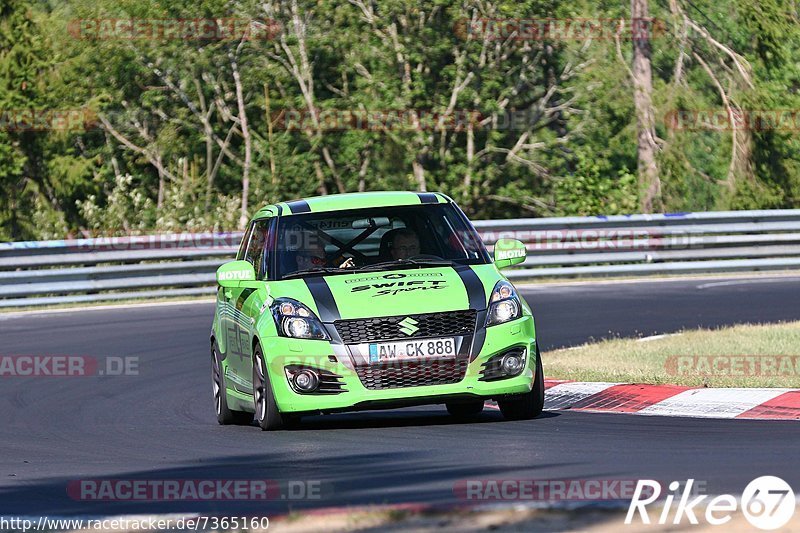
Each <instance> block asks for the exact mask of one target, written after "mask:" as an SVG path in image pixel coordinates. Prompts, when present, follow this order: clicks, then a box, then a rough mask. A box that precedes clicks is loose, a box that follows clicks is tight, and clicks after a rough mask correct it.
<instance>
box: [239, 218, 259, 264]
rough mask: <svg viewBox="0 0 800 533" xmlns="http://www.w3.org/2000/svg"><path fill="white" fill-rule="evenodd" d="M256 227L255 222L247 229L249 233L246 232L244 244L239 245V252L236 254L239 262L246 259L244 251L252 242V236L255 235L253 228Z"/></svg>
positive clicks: (243, 238)
mask: <svg viewBox="0 0 800 533" xmlns="http://www.w3.org/2000/svg"><path fill="white" fill-rule="evenodd" d="M255 225H256V223H255V222H253V223H252V224H250V226H248V227H247V231H245V232H244V236H243V237H242V243H241V244H240V245H239V251H238V252H237V253H236V259H237V260H239V261H241V260H243V259H244V251H245V250H246V249H247V243H248V242H249V241H250V234H252V233H253V226H255Z"/></svg>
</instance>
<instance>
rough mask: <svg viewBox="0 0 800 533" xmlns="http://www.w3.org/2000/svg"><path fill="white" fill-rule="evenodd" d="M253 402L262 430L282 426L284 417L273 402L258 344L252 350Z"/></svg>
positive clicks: (265, 365)
mask: <svg viewBox="0 0 800 533" xmlns="http://www.w3.org/2000/svg"><path fill="white" fill-rule="evenodd" d="M253 402H254V404H255V409H256V422H258V425H259V427H260V428H261V429H262V430H263V431H274V430H276V429H282V428H283V427H284V422H285V421H284V417H283V416H282V415H281V412H280V411H279V410H278V404H277V403H276V402H275V395H274V394H273V393H272V385H271V384H270V382H269V374H268V373H267V364H266V362H265V361H264V355H263V353H262V352H261V347H260V346H257V347H256V349H255V350H253ZM287 418H288V417H287Z"/></svg>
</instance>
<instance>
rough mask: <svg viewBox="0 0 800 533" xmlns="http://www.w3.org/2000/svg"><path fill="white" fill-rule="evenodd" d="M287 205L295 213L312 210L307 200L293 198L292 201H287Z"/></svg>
mask: <svg viewBox="0 0 800 533" xmlns="http://www.w3.org/2000/svg"><path fill="white" fill-rule="evenodd" d="M286 205H288V206H289V210H290V211H291V212H292V214H293V215H296V214H298V213H310V212H311V206H309V205H308V202H306V201H305V200H293V201H291V202H286Z"/></svg>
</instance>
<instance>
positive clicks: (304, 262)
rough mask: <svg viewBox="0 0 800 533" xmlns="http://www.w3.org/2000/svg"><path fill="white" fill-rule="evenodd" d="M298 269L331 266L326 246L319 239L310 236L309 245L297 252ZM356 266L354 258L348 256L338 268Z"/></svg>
mask: <svg viewBox="0 0 800 533" xmlns="http://www.w3.org/2000/svg"><path fill="white" fill-rule="evenodd" d="M296 261H297V270H298V271H300V270H309V269H312V268H324V267H327V266H330V265H329V264H328V257H327V255H326V254H325V246H324V245H323V244H322V242H320V241H319V239H314V238H310V239H309V243H308V247H307V248H305V249H302V250H299V251H298V252H297V256H296ZM354 266H355V262H354V261H353V258H352V257H351V258H348V259H347V260H346V261H344V262H343V263H342V264H340V265H339V267H338V268H352V267H354Z"/></svg>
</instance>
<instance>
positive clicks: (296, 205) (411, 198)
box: [253, 191, 452, 218]
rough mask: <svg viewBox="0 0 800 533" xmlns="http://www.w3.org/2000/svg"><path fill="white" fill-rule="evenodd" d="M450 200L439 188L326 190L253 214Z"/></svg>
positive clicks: (283, 213)
mask: <svg viewBox="0 0 800 533" xmlns="http://www.w3.org/2000/svg"><path fill="white" fill-rule="evenodd" d="M451 201H452V200H450V198H449V197H448V196H447V195H445V194H442V193H439V192H409V191H376V192H355V193H345V194H329V195H325V196H313V197H310V198H302V199H300V200H292V201H290V202H280V203H277V204H271V205H267V206H264V207H263V208H261V209H260V210H259V211H258V213H256V214H255V216H254V217H253V218H260V217H264V216H275V215H277V214H280V215H291V214H298V213H309V212H314V213H319V212H325V211H342V210H345V209H360V208H368V207H389V206H397V205H420V204H443V203H447V202H451Z"/></svg>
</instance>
